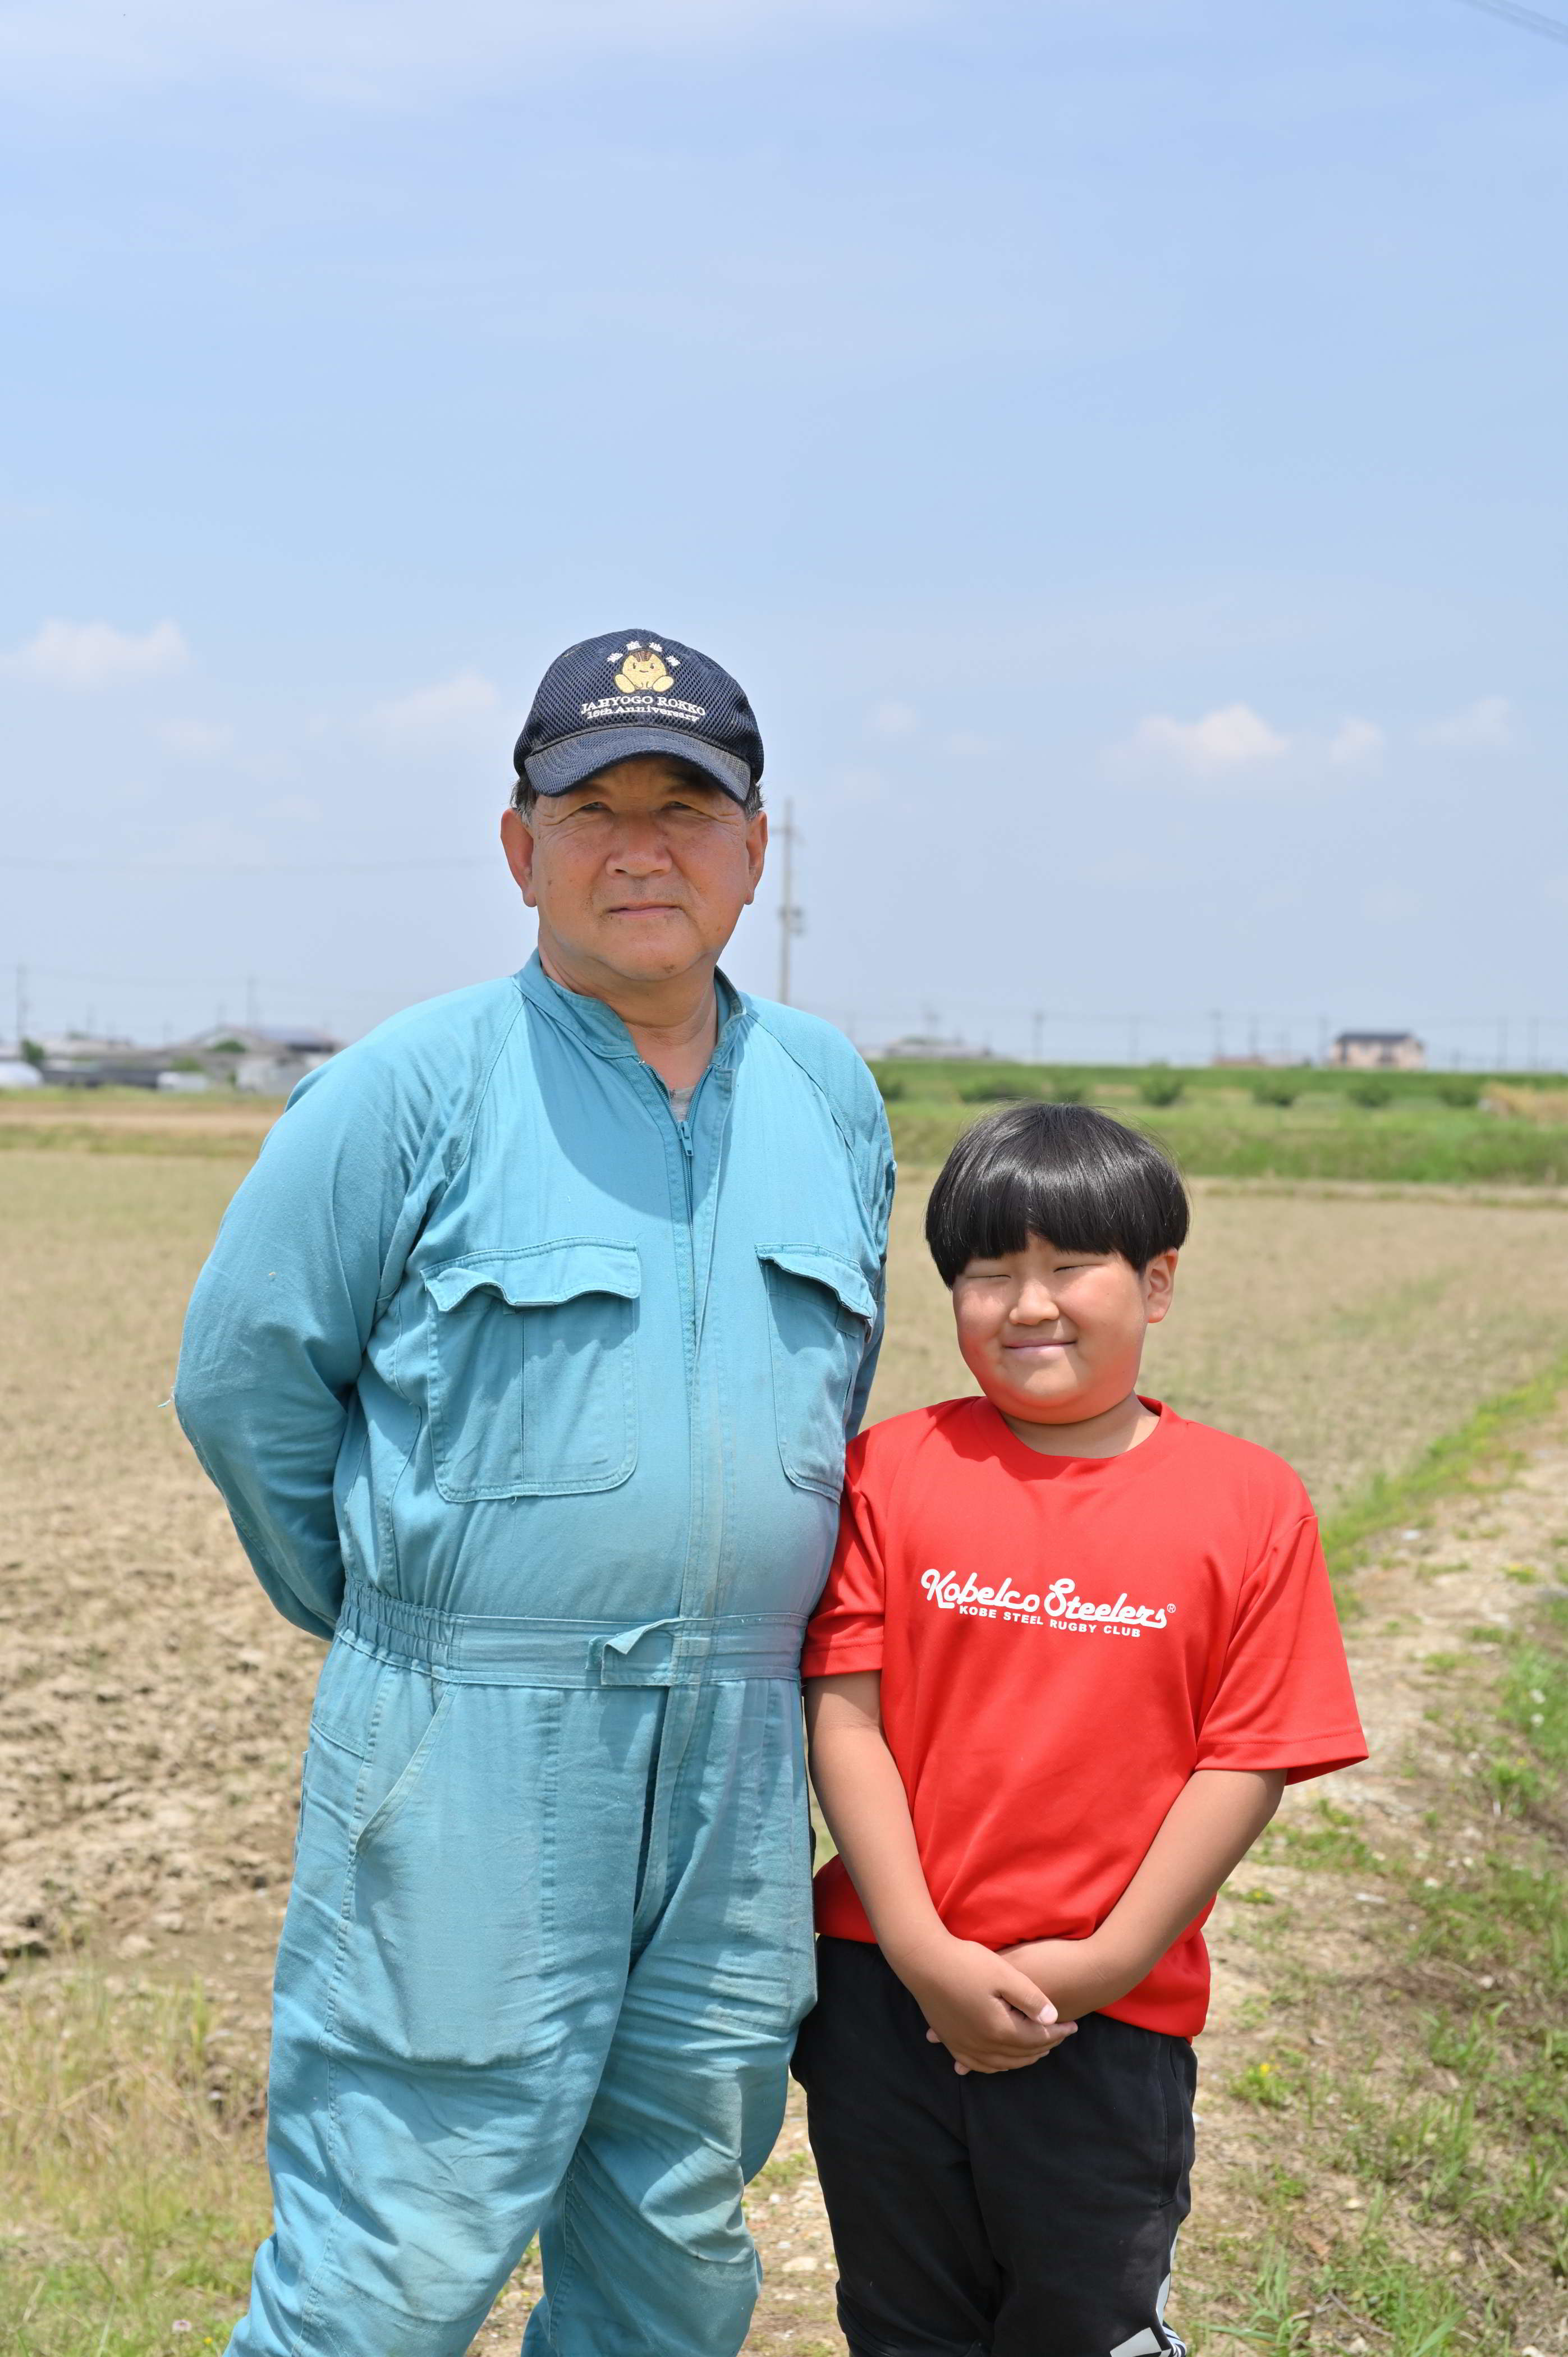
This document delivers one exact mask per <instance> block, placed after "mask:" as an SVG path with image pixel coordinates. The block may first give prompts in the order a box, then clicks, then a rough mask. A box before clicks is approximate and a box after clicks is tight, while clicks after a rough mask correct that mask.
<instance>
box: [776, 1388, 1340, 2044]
mask: <svg viewBox="0 0 1568 2357" xmlns="http://www.w3.org/2000/svg"><path fill="white" fill-rule="evenodd" d="M1147 1405H1149V1406H1150V1407H1152V1408H1154V1409H1155V1410H1156V1412H1157V1413H1158V1415H1159V1419H1160V1420H1159V1423H1158V1425H1157V1426H1155V1430H1154V1431H1153V1432H1152V1433H1151V1434H1150V1435H1149V1437H1148V1438H1147V1439H1146V1440H1144V1441H1143V1442H1142V1443H1141V1444H1140V1445H1139V1446H1138V1447H1137V1448H1132V1449H1129V1450H1128V1451H1127V1453H1126V1454H1125V1455H1124V1456H1122V1457H1106V1458H1089V1457H1042V1456H1040V1455H1038V1454H1037V1453H1036V1451H1035V1450H1034V1449H1032V1448H1027V1447H1026V1445H1025V1443H1024V1442H1023V1441H1021V1440H1019V1439H1018V1438H1017V1437H1016V1436H1015V1434H1014V1433H1013V1432H1012V1431H1011V1430H1010V1428H1009V1427H1008V1426H1007V1425H1006V1424H1005V1423H1004V1420H1003V1418H1002V1417H1001V1416H1000V1415H998V1414H997V1412H996V1410H995V1409H994V1408H993V1406H992V1405H991V1404H990V1402H989V1401H988V1400H983V1399H961V1400H948V1401H946V1402H944V1403H943V1404H942V1405H940V1406H938V1407H928V1408H918V1409H917V1410H916V1411H915V1413H914V1414H913V1415H898V1416H894V1417H892V1418H891V1419H890V1420H889V1421H888V1422H887V1423H886V1424H878V1425H875V1426H872V1428H871V1430H870V1431H868V1432H865V1433H863V1434H862V1435H861V1437H860V1438H859V1439H858V1440H857V1441H856V1442H855V1443H854V1446H853V1448H851V1450H850V1452H849V1459H848V1468H847V1473H846V1478H845V1482H844V1494H843V1523H842V1525H841V1528H840V1533H839V1543H838V1550H837V1553H836V1554H835V1555H834V1557H833V1563H832V1570H831V1571H830V1572H829V1574H828V1583H827V1587H826V1588H825V1589H824V1591H823V1594H822V1602H821V1603H820V1605H819V1606H818V1608H817V1611H816V1614H815V1616H814V1617H813V1619H812V1620H811V1627H810V1628H809V1630H808V1631H807V1633H806V1651H805V1659H804V1662H803V1664H802V1667H803V1670H804V1674H805V1675H806V1676H807V1677H809V1678H812V1677H816V1678H820V1677H828V1676H832V1675H835V1674H843V1673H845V1672H848V1671H852V1670H880V1672H881V1673H882V1722H883V1729H884V1732H885V1734H886V1739H887V1743H888V1746H889V1748H890V1749H891V1751H892V1753H893V1756H894V1758H895V1760H897V1763H898V1769H899V1773H900V1774H901V1775H902V1777H903V1780H904V1789H905V1791H906V1792H908V1796H909V1809H910V1813H911V1815H912V1816H913V1818H914V1823H915V1834H916V1838H917V1840H918V1844H919V1850H920V1861H921V1864H922V1865H923V1867H924V1868H925V1874H926V1882H927V1886H928V1888H929V1890H930V1894H931V1898H932V1900H933V1901H934V1902H935V1905H936V1909H937V1912H938V1913H939V1914H940V1917H941V1919H942V1921H943V1922H944V1923H945V1924H946V1925H947V1928H948V1930H949V1931H950V1932H953V1933H955V1934H956V1935H957V1936H958V1937H959V1938H960V1939H965V1940H979V1941H982V1942H983V1943H984V1945H985V1946H987V1947H988V1948H1002V1947H1006V1946H1009V1945H1011V1944H1012V1943H1014V1942H1015V1941H1019V1940H1047V1939H1063V1940H1079V1939H1083V1938H1086V1937H1087V1935H1088V1934H1089V1933H1090V1932H1093V1931H1094V1930H1095V1929H1096V1928H1097V1927H1098V1926H1099V1925H1100V1924H1101V1923H1102V1922H1103V1921H1104V1920H1105V1918H1106V1916H1107V1915H1108V1914H1109V1913H1110V1912H1111V1910H1112V1907H1113V1906H1114V1905H1115V1904H1116V1901H1117V1900H1119V1899H1120V1898H1121V1896H1122V1892H1123V1890H1125V1889H1126V1887H1127V1885H1128V1883H1129V1882H1130V1881H1131V1880H1132V1878H1133V1874H1134V1873H1135V1872H1136V1870H1137V1868H1138V1867H1139V1866H1140V1865H1141V1864H1142V1862H1143V1860H1144V1856H1145V1854H1146V1853H1147V1851H1148V1848H1149V1845H1150V1844H1151V1842H1152V1841H1153V1840H1154V1837H1155V1834H1156V1833H1157V1832H1158V1831H1159V1828H1160V1825H1161V1824H1162V1822H1163V1820H1164V1818H1165V1813H1166V1812H1167V1811H1168V1809H1169V1808H1170V1806H1171V1803H1173V1802H1174V1801H1175V1799H1176V1794H1177V1793H1178V1792H1180V1791H1181V1790H1182V1787H1183V1786H1184V1785H1185V1784H1186V1782H1187V1779H1188V1777H1189V1776H1191V1775H1192V1773H1193V1771H1194V1770H1196V1769H1198V1768H1237V1769H1243V1768H1256V1769H1279V1768H1283V1770H1285V1773H1286V1777H1287V1779H1288V1781H1291V1782H1292V1783H1294V1782H1297V1781H1300V1780H1301V1779H1302V1778H1304V1777H1307V1776H1321V1775H1323V1774H1325V1773H1326V1771H1327V1770H1329V1769H1331V1768H1344V1767H1348V1765H1349V1764H1350V1763H1351V1762H1352V1761H1353V1760H1364V1759H1365V1758H1366V1756H1367V1746H1366V1741H1365V1738H1363V1736H1362V1733H1361V1728H1360V1724H1359V1720H1358V1718H1357V1716H1356V1702H1355V1696H1354V1695H1352V1693H1351V1691H1350V1677H1349V1673H1348V1669H1347V1667H1346V1663H1345V1651H1344V1647H1343V1645H1342V1644H1341V1642H1340V1638H1339V1624H1338V1621H1337V1619H1336V1616H1335V1610H1334V1598H1333V1595H1332V1592H1331V1591H1330V1588H1329V1585H1328V1576H1327V1573H1326V1570H1325V1568H1324V1562H1323V1552H1322V1549H1321V1547H1320V1545H1319V1544H1318V1537H1317V1524H1316V1521H1315V1519H1314V1516H1313V1512H1312V1507H1311V1504H1310V1502H1309V1501H1308V1499H1307V1495H1306V1492H1305V1490H1304V1489H1303V1487H1302V1485H1301V1482H1300V1481H1299V1480H1298V1479H1297V1478H1296V1476H1295V1474H1294V1473H1293V1472H1292V1471H1291V1469H1290V1467H1289V1466H1288V1465H1286V1464H1284V1463H1283V1462H1282V1461H1281V1459H1280V1458H1277V1457H1274V1456H1272V1455H1271V1454H1270V1453H1269V1451H1268V1450H1267V1449H1266V1448H1255V1447H1254V1446H1253V1445H1252V1444H1251V1442H1250V1441H1245V1440H1237V1439H1235V1438H1233V1437H1231V1435H1230V1434H1229V1433H1225V1432H1215V1431H1213V1430H1211V1429H1210V1427H1209V1426H1207V1425H1202V1424H1189V1423H1188V1422H1187V1419H1186V1418H1185V1417H1183V1416H1179V1415H1175V1414H1174V1413H1173V1412H1172V1410H1171V1409H1169V1408H1168V1407H1161V1406H1160V1405H1159V1403H1158V1402H1157V1401H1155V1400H1151V1401H1149V1402H1148V1403H1147ZM1207 1913H1208V1909H1207V1908H1205V1910H1203V1915H1200V1916H1199V1917H1198V1918H1197V1921H1195V1922H1193V1923H1192V1924H1191V1925H1189V1927H1188V1928H1187V1931H1186V1932H1183V1934H1182V1936H1181V1938H1180V1939H1179V1940H1178V1941H1177V1942H1176V1945H1175V1946H1174V1947H1173V1948H1171V1949H1169V1950H1168V1951H1167V1953H1165V1955H1164V1956H1163V1957H1162V1958H1161V1960H1160V1962H1159V1963H1158V1964H1156V1965H1155V1969H1154V1971H1153V1972H1152V1973H1150V1974H1149V1975H1148V1977H1147V1978H1146V1979H1145V1980H1144V1981H1141V1982H1140V1983H1139V1985H1138V1986H1137V1987H1136V1988H1135V1989H1132V1990H1129V1992H1128V1994H1127V1995H1126V1996H1124V1997H1122V1998H1121V1999H1119V2000H1118V2002H1117V2003H1116V2004H1114V2005H1110V2006H1107V2007H1106V2008H1105V2010H1106V2012H1107V2013H1111V2014H1114V2015H1116V2016H1117V2017H1118V2018H1120V2019H1121V2020H1123V2021H1133V2022H1138V2023H1141V2024H1142V2025H1143V2026H1144V2028H1146V2029H1165V2030H1172V2031H1175V2032H1176V2034H1177V2035H1179V2036H1181V2037H1184V2038H1190V2037H1193V2036H1194V2035H1195V2034H1196V2033H1197V2031H1198V2030H1199V2029H1202V2027H1203V2022H1204V2016H1205V2014H1206V2012H1207V2010H1208V1951H1207V1950H1206V1948H1205V1946H1204V1943H1203V1933H1202V1929H1201V1926H1202V1923H1203V1916H1204V1915H1207ZM817 1928H818V1930H819V1931H822V1932H830V1933H832V1935H833V1936H834V1937H835V1938H838V1939H846V1940H870V1939H873V1938H875V1933H874V1932H873V1931H872V1929H871V1925H870V1923H869V1922H868V1921H867V1919H866V1916H865V1910H864V1909H863V1908H862V1906H861V1904H860V1901H859V1900H858V1898H857V1897H856V1896H855V1891H854V1885H853V1883H852V1882H851V1881H850V1879H849V1876H848V1874H847V1873H846V1871H845V1869H844V1866H843V1860H842V1859H841V1858H836V1857H835V1858H832V1859H831V1860H830V1861H829V1863H828V1864H827V1865H826V1866H824V1867H822V1871H821V1872H820V1873H819V1875H818V1877H817Z"/></svg>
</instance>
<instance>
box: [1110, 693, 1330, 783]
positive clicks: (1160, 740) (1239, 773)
mask: <svg viewBox="0 0 1568 2357" xmlns="http://www.w3.org/2000/svg"><path fill="white" fill-rule="evenodd" d="M1289 747H1290V739H1289V738H1288V737H1282V736H1281V735H1280V733H1279V731H1278V729H1276V728H1271V726H1269V724H1268V722H1267V721H1266V720H1265V719H1264V718H1263V717H1262V715H1261V714H1260V713H1256V712H1254V711H1253V709H1252V707H1251V705H1250V704H1226V705H1219V707H1218V708H1217V709H1216V710H1215V711H1213V712H1206V713H1205V714H1204V715H1203V717H1202V718H1201V719H1200V720H1173V719H1172V718H1171V717H1170V716H1169V715H1168V714H1166V713H1153V714H1151V715H1150V716H1149V718H1148V719H1146V720H1140V722H1139V723H1138V726H1137V727H1136V728H1134V730H1133V734H1132V736H1131V737H1129V738H1128V739H1127V741H1126V743H1125V744H1124V745H1122V746H1121V747H1119V748H1114V749H1115V758H1116V759H1117V760H1118V762H1119V763H1127V762H1131V763H1133V764H1134V765H1136V766H1137V767H1140V768H1144V769H1153V770H1162V769H1163V770H1179V771H1180V772H1181V773H1182V774H1183V775H1185V776H1187V777H1190V778H1197V779H1200V780H1205V781H1207V782H1209V783H1213V782H1216V781H1218V782H1220V783H1230V784H1244V783H1246V782H1247V781H1248V780H1249V779H1250V778H1251V777H1253V776H1256V775H1257V774H1258V773H1259V772H1261V771H1263V770H1268V769H1269V768H1270V767H1272V765H1273V763H1274V762H1276V761H1277V760H1278V759H1280V757H1281V755H1282V754H1283V753H1285V752H1287V751H1288V750H1289Z"/></svg>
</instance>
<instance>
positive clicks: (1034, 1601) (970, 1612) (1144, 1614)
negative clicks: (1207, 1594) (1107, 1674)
mask: <svg viewBox="0 0 1568 2357" xmlns="http://www.w3.org/2000/svg"><path fill="white" fill-rule="evenodd" d="M920 1586H921V1587H923V1588H924V1590H925V1592H926V1594H927V1596H928V1597H929V1599H930V1601H931V1602H932V1603H933V1604H934V1605H935V1606H936V1608H937V1609H938V1611H939V1612H955V1611H956V1612H958V1613H960V1614H961V1615H962V1616H963V1617H964V1618H965V1619H967V1620H996V1619H997V1618H999V1617H1000V1618H1001V1619H1003V1620H1024V1621H1032V1622H1033V1623H1034V1625H1035V1626H1036V1628H1047V1627H1048V1628H1058V1629H1072V1630H1075V1631H1095V1632H1098V1631H1100V1630H1101V1629H1103V1630H1104V1631H1105V1633H1106V1635H1107V1636H1117V1637H1136V1636H1138V1635H1140V1634H1141V1633H1142V1631H1144V1630H1145V1629H1164V1628H1165V1627H1166V1626H1167V1625H1168V1619H1169V1615H1168V1611H1167V1609H1166V1607H1165V1606H1164V1605H1161V1604H1129V1603H1128V1601H1127V1591H1126V1589H1125V1588H1123V1589H1122V1593H1121V1595H1120V1596H1119V1597H1118V1598H1116V1601H1115V1603H1114V1604H1096V1603H1092V1602H1090V1599H1089V1598H1087V1597H1084V1596H1080V1595H1079V1592H1078V1583H1077V1581H1076V1580H1075V1579H1074V1578H1073V1577H1072V1576H1071V1574H1070V1573H1064V1574H1063V1576H1062V1577H1061V1578H1060V1579H1057V1580H1053V1581H1052V1583H1051V1585H1050V1587H1047V1590H1046V1592H1045V1594H1044V1595H1043V1596H1041V1595H1026V1594H1025V1592H1024V1590H1023V1589H1022V1588H1018V1587H1014V1585H1013V1582H1012V1580H1011V1579H1004V1580H1003V1582H1002V1585H1001V1586H1000V1587H995V1586H991V1587H983V1586H982V1585H981V1583H980V1582H979V1581H978V1580H977V1579H976V1578H975V1576H974V1574H973V1572H971V1573H970V1574H969V1576H968V1577H967V1578H966V1579H960V1577H959V1576H958V1574H957V1572H956V1571H946V1572H943V1571H935V1570H932V1571H928V1572H924V1573H922V1575H921V1577H920Z"/></svg>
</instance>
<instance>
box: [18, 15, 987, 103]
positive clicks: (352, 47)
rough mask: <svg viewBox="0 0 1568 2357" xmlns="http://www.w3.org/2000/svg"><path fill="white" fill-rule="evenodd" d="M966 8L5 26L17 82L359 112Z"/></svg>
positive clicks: (22, 22)
mask: <svg viewBox="0 0 1568 2357" xmlns="http://www.w3.org/2000/svg"><path fill="white" fill-rule="evenodd" d="M948 5H950V0H747V5H746V6H745V7H737V6H736V5H735V0H661V5H660V6H658V7H656V8H650V7H649V6H648V5H646V0H596V5H586V0H512V5H507V0H450V5H448V6H446V7H445V8H441V9H432V8H429V7H427V6H426V5H424V0H380V5H377V6H376V7H373V8H371V7H367V6H366V5H364V0H309V5H306V0H228V5H225V6H223V7H220V8H214V7H211V6H209V5H200V0H141V5H138V6H137V7H135V8H134V9H131V10H127V9H126V8H124V6H123V5H121V0H77V5H73V6H72V7H71V8H70V10H69V12H68V11H62V10H61V9H60V8H59V7H58V6H56V5H49V0H22V5H18V6H16V7H12V8H10V9H8V10H7V11H6V12H5V16H4V19H3V20H0V70H4V72H5V81H6V83H7V86H8V87H10V88H12V89H16V87H17V86H18V85H19V84H21V83H22V82H24V81H26V82H30V83H32V84H34V85H35V86H37V85H43V86H44V87H46V88H47V87H51V86H52V87H53V88H54V89H56V90H57V91H59V93H60V94H61V95H62V96H69V95H70V94H71V93H72V91H80V90H81V89H82V88H84V87H85V88H91V87H94V86H96V87H102V86H104V85H106V84H107V85H113V86H119V85H124V84H127V83H129V84H134V85H138V86H145V87H151V86H158V85H161V86H168V85H171V84H178V85H184V86H186V87H189V86H191V85H199V84H201V83H206V82H212V81H223V80H228V79H230V78H232V77H236V76H240V75H243V76H246V77H261V78H263V79H264V80H266V81H272V82H273V83H274V84H278V85H283V86H286V87H288V88H290V89H293V90H296V91H306V92H307V93H309V94H310V95H311V96H312V97H315V98H322V97H326V98H336V99H338V100H340V101H346V102H349V103H355V102H371V103H385V102H387V101H389V100H392V101H395V100H397V99H398V98H400V97H403V96H404V95H406V96H408V97H410V98H418V99H421V100H423V99H424V98H425V97H426V96H427V95H428V92H429V89H430V87H431V85H432V83H433V82H439V83H440V84H442V85H444V86H446V87H447V88H452V87H454V86H456V87H476V86H489V85H493V83H494V81H495V80H496V78H497V77H498V76H499V75H505V74H508V73H510V72H517V73H525V74H528V75H529V76H530V78H531V79H532V77H534V76H536V75H537V74H538V72H539V71H540V70H541V69H542V68H543V67H548V66H549V65H550V64H551V63H552V62H555V61H561V62H564V63H570V62H571V61H572V60H574V59H576V58H579V57H584V56H586V57H596V58H599V59H608V60H610V61H612V63H613V64H615V65H619V64H620V63H621V62H622V61H623V60H624V59H626V58H627V57H628V55H637V54H640V53H648V52H651V53H653V54H654V55H657V56H667V55H668V54H669V53H670V52H671V49H696V50H699V51H701V52H703V53H706V52H709V51H712V50H714V49H718V48H723V49H727V50H732V51H733V50H736V49H749V48H757V46H759V45H761V44H763V43H765V42H768V41H769V40H779V39H785V40H789V39H796V38H799V39H815V40H821V39H822V38H826V37H828V36H831V35H835V34H837V35H843V34H844V33H853V32H855V31H859V30H863V29H875V28H876V27H909V26H912V25H916V24H919V23H923V22H928V21H930V20H931V19H932V18H933V17H935V16H939V15H940V14H942V13H945V11H946V8H947V6H948Z"/></svg>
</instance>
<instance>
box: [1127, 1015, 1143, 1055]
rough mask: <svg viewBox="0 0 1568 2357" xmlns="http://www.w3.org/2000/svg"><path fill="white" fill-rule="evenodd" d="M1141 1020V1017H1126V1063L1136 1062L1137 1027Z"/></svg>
mask: <svg viewBox="0 0 1568 2357" xmlns="http://www.w3.org/2000/svg"><path fill="white" fill-rule="evenodd" d="M1143 1019H1144V1018H1143V1017H1142V1016H1141V1015H1129V1017H1127V1061H1128V1062H1129V1063H1130V1064H1135V1063H1136V1062H1137V1060H1138V1026H1139V1024H1140V1023H1141V1022H1142V1021H1143Z"/></svg>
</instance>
